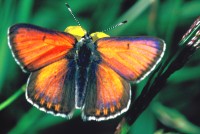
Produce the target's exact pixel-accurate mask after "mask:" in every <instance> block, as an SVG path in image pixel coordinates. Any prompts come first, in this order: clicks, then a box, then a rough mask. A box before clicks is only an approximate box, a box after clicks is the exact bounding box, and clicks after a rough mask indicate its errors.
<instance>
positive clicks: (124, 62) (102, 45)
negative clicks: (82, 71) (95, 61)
mask: <svg viewBox="0 0 200 134" xmlns="http://www.w3.org/2000/svg"><path fill="white" fill-rule="evenodd" d="M96 45H97V50H98V51H99V52H100V55H101V58H102V60H103V62H105V63H106V64H107V65H108V66H109V67H111V68H112V69H113V70H115V72H117V73H118V74H119V75H120V76H122V77H123V78H125V79H126V80H130V81H134V82H139V81H140V80H142V79H143V78H144V77H145V76H147V75H148V74H149V73H150V72H151V71H152V70H153V69H154V68H155V66H156V65H157V64H158V62H159V61H160V60H161V58H162V57H163V54H164V50H165V43H164V41H162V40H160V39H158V38H153V37H108V38H102V39H99V40H97V42H96Z"/></svg>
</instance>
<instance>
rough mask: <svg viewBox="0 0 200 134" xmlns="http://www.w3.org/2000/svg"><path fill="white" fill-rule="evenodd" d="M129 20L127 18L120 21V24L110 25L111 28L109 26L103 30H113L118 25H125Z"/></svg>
mask: <svg viewBox="0 0 200 134" xmlns="http://www.w3.org/2000/svg"><path fill="white" fill-rule="evenodd" d="M127 22H128V21H127V20H125V21H122V22H120V23H118V24H117V25H115V26H112V27H109V28H107V29H105V30H103V31H102V32H107V31H109V30H112V29H114V28H116V27H118V26H121V25H124V24H126V23H127Z"/></svg>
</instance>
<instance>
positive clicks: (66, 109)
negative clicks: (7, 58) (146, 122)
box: [8, 24, 165, 121]
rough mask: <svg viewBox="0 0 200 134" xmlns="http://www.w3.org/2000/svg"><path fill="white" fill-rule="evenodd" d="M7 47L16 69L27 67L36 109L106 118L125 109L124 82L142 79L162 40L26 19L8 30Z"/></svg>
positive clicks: (126, 88)
mask: <svg viewBox="0 0 200 134" xmlns="http://www.w3.org/2000/svg"><path fill="white" fill-rule="evenodd" d="M8 37H9V39H8V40H9V46H10V48H11V50H12V54H13V56H14V58H15V60H16V61H17V63H18V64H19V65H20V66H21V68H22V69H23V70H24V71H26V72H30V73H31V74H30V76H29V79H28V82H27V89H26V98H27V100H28V101H29V102H30V103H31V104H33V105H34V106H36V107H37V108H39V109H40V110H42V111H45V112H47V113H51V114H53V115H56V116H62V117H69V118H70V117H71V115H72V114H73V112H74V110H75V109H81V110H82V118H83V119H85V120H96V121H101V120H107V119H111V118H115V117H117V116H119V115H120V114H122V113H124V112H125V111H127V110H128V108H129V106H130V100H131V88H130V82H135V83H137V82H139V81H141V80H142V79H144V78H145V77H146V76H147V75H148V74H149V73H150V72H151V71H152V70H153V69H154V68H155V66H156V65H157V64H158V63H159V62H160V60H161V58H162V57H163V54H164V50H165V43H164V41H162V40H161V39H158V38H154V37H131V36H130V37H110V36H108V35H107V34H105V33H102V32H96V33H92V34H90V35H89V34H87V32H86V31H85V30H84V29H82V28H81V27H80V26H70V27H68V28H67V29H66V30H65V32H59V31H53V30H49V29H45V28H42V27H38V26H34V25H31V24H16V25H14V26H12V27H10V28H9V31H8Z"/></svg>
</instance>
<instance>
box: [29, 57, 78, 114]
mask: <svg viewBox="0 0 200 134" xmlns="http://www.w3.org/2000/svg"><path fill="white" fill-rule="evenodd" d="M68 64H69V63H68V61H67V59H62V60H59V61H56V62H54V63H52V64H50V65H48V66H46V67H44V68H42V69H40V70H38V71H35V72H33V73H31V75H30V77H29V80H28V85H27V90H26V98H27V100H28V101H29V102H30V103H31V104H33V105H34V106H36V107H37V108H39V109H40V110H42V111H45V112H48V113H51V114H54V115H58V116H62V117H66V115H68V117H70V114H72V112H73V109H74V108H75V92H74V91H75V90H74V84H75V79H74V75H73V74H74V73H72V72H71V71H72V70H70V69H71V68H70V67H68Z"/></svg>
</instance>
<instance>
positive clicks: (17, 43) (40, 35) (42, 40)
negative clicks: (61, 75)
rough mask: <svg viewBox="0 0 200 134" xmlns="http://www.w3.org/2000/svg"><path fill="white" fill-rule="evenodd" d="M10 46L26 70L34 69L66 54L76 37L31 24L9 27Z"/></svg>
mask: <svg viewBox="0 0 200 134" xmlns="http://www.w3.org/2000/svg"><path fill="white" fill-rule="evenodd" d="M8 37H9V46H10V48H11V49H12V52H13V55H14V57H15V59H16V61H17V63H18V64H20V66H21V67H22V69H23V70H24V71H34V70H37V69H40V68H42V67H44V66H46V65H48V64H50V63H53V62H55V61H58V60H60V59H62V58H63V57H65V56H66V54H67V52H68V51H69V50H70V49H71V48H73V46H74V44H75V43H76V39H75V37H73V36H72V35H70V34H67V33H64V32H57V31H52V30H48V29H45V28H41V27H38V26H34V25H30V24H17V25H14V26H12V27H10V28H9V31H8Z"/></svg>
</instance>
